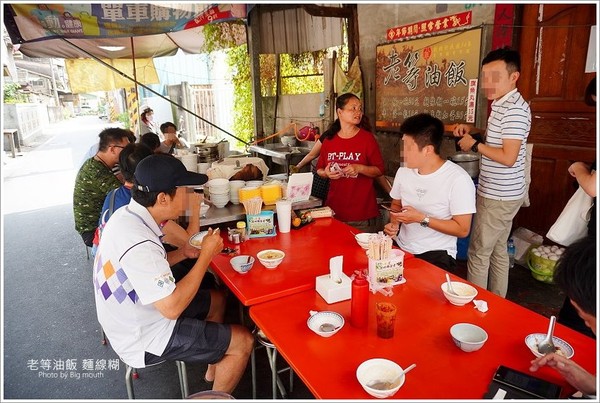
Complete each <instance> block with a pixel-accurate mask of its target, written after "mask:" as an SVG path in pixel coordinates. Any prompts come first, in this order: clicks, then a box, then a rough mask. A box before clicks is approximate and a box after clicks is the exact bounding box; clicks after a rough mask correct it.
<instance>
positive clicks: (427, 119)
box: [384, 113, 475, 271]
mask: <svg viewBox="0 0 600 403" xmlns="http://www.w3.org/2000/svg"><path fill="white" fill-rule="evenodd" d="M400 133H401V134H402V141H403V155H404V163H405V166H404V167H400V168H399V169H398V172H396V177H395V178H394V184H393V185H392V190H391V191H390V196H391V197H392V205H391V208H392V210H395V211H396V212H390V223H388V224H386V226H385V228H384V232H385V233H386V234H387V235H390V236H393V237H395V239H396V242H397V243H398V245H399V246H400V248H401V249H403V250H405V251H407V252H410V253H412V254H413V255H415V256H416V257H418V258H420V259H423V260H425V261H428V262H430V263H432V264H435V265H436V266H439V267H441V268H443V269H445V270H448V271H453V270H454V269H455V267H456V242H457V238H458V237H461V238H462V237H465V236H467V235H468V234H469V230H470V228H471V217H472V215H473V213H475V185H474V184H473V180H472V179H471V177H470V176H469V174H467V172H466V171H465V170H464V169H463V168H461V167H459V166H458V165H456V164H455V163H453V162H452V161H448V160H444V159H443V158H442V157H441V156H440V148H441V146H442V140H443V135H444V124H443V123H442V121H440V120H439V119H436V118H435V117H433V116H431V115H429V114H426V113H422V114H418V115H415V116H411V117H410V118H408V119H406V120H405V121H404V123H402V125H401V126H400ZM399 224H400V226H399ZM398 226H399V227H398Z"/></svg>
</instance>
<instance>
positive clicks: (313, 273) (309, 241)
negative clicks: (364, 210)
mask: <svg viewBox="0 0 600 403" xmlns="http://www.w3.org/2000/svg"><path fill="white" fill-rule="evenodd" d="M226 232H227V231H226V230H224V231H222V236H223V239H224V240H225V245H226V246H233V245H231V244H230V243H229V242H228V241H227V234H226ZM357 232H359V231H358V230H356V229H355V228H353V227H351V226H349V225H347V224H344V223H343V222H341V221H339V220H336V219H334V218H318V219H315V220H314V223H311V224H309V225H307V226H305V227H302V228H300V229H298V230H295V229H292V230H291V231H290V232H289V233H287V234H281V233H278V234H277V236H274V237H270V238H252V239H249V240H247V241H246V242H243V243H241V244H239V245H235V246H239V252H240V254H242V255H252V256H254V257H255V259H256V260H255V262H254V265H253V266H252V269H251V270H250V271H249V272H248V273H246V274H239V273H237V272H236V271H235V270H233V268H232V267H231V264H230V263H229V260H230V259H231V256H227V255H224V254H220V255H218V256H216V257H214V258H213V260H212V263H211V267H212V269H213V271H214V272H215V274H217V275H218V276H219V277H220V278H221V280H223V282H224V283H225V284H226V285H227V287H229V289H230V290H231V291H232V292H233V293H234V294H235V295H236V297H237V298H238V299H239V300H240V302H241V303H242V304H244V305H245V306H251V305H254V304H257V303H260V302H265V301H271V300H273V299H277V298H281V297H284V296H286V295H290V294H294V293H297V292H301V291H305V290H310V289H314V288H315V281H316V277H317V276H320V275H323V274H327V273H329V259H330V258H332V257H334V256H339V255H343V256H344V263H343V270H344V272H345V273H346V274H348V275H351V274H352V273H353V272H354V270H356V269H366V268H367V265H368V261H367V257H366V255H365V252H364V250H363V249H362V248H361V247H360V246H358V244H357V243H356V240H355V239H354V236H353V235H352V234H353V233H357ZM264 249H279V250H282V251H284V252H285V258H284V259H283V261H282V262H281V264H280V265H279V266H278V267H277V268H275V269H272V270H271V269H267V268H265V267H264V266H263V265H262V264H261V263H260V262H259V261H258V259H257V258H256V254H257V253H258V252H260V251H261V250H264ZM407 255H408V256H410V255H409V254H407Z"/></svg>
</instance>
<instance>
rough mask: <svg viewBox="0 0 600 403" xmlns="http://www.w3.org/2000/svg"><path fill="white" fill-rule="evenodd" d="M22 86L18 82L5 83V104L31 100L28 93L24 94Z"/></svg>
mask: <svg viewBox="0 0 600 403" xmlns="http://www.w3.org/2000/svg"><path fill="white" fill-rule="evenodd" d="M20 89H21V86H20V85H19V84H17V83H6V84H4V88H3V92H4V103H5V104H18V103H26V102H28V101H29V98H28V97H27V95H26V94H23V93H22V92H21V91H20Z"/></svg>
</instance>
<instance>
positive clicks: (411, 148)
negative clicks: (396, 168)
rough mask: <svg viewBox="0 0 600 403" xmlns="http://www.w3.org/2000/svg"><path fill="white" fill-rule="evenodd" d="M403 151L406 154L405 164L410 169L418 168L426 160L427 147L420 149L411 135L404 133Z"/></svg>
mask: <svg viewBox="0 0 600 403" xmlns="http://www.w3.org/2000/svg"><path fill="white" fill-rule="evenodd" d="M402 143H403V145H402V151H403V154H404V166H405V167H406V168H410V169H418V168H420V167H421V164H422V162H423V161H424V160H425V154H426V151H425V150H426V148H427V147H423V149H421V150H419V146H418V145H417V143H415V140H414V138H413V137H411V136H407V135H406V134H404V135H402Z"/></svg>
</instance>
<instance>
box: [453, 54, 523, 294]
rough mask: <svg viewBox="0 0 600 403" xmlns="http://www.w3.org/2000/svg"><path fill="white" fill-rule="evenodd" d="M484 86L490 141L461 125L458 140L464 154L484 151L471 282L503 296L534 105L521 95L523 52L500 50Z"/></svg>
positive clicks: (489, 62) (485, 65) (488, 61)
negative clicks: (508, 247)
mask: <svg viewBox="0 0 600 403" xmlns="http://www.w3.org/2000/svg"><path fill="white" fill-rule="evenodd" d="M481 65H482V68H481V76H482V77H481V83H482V88H483V90H484V92H485V95H486V97H487V99H489V100H492V111H491V113H490V116H489V117H488V122H487V129H486V137H485V142H484V143H480V142H479V141H477V140H475V139H474V138H473V137H472V136H471V135H469V132H470V130H471V129H472V127H470V126H469V125H466V124H459V125H457V126H456V128H455V129H454V135H455V136H459V137H462V138H461V139H460V141H459V142H458V144H459V146H460V148H461V149H462V150H463V151H469V150H471V151H473V152H479V153H480V154H481V168H480V173H479V185H478V188H477V213H476V214H475V220H474V223H473V229H472V231H471V241H470V244H469V253H468V259H469V260H468V262H467V268H468V273H467V279H468V280H469V281H471V282H473V283H475V284H477V285H479V286H481V287H485V288H487V289H488V290H490V291H492V292H493V293H494V294H498V295H500V296H502V297H506V291H507V289H508V270H509V260H508V253H507V251H506V241H507V239H508V237H509V235H510V230H511V227H512V220H513V218H514V216H515V215H516V214H517V212H518V211H519V208H520V207H521V205H522V204H523V199H524V197H525V192H526V186H525V156H526V144H527V136H528V135H529V129H530V128H531V111H530V109H529V104H528V103H527V102H526V101H525V100H524V99H523V97H522V96H521V94H520V93H519V91H517V80H518V79H519V75H520V70H521V57H520V55H519V53H518V52H517V51H515V50H512V49H510V48H508V47H505V48H501V49H496V50H493V51H491V52H490V53H488V54H487V56H486V57H485V58H484V59H483V61H482V63H481Z"/></svg>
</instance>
